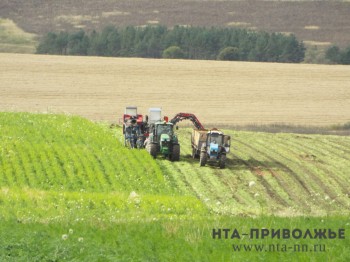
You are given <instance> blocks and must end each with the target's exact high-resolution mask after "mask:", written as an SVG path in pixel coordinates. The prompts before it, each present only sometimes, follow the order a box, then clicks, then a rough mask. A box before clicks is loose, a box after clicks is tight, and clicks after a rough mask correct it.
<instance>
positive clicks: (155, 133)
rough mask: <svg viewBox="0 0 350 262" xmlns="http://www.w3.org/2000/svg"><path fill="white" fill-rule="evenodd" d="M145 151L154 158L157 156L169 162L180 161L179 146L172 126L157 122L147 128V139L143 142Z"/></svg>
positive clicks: (164, 122)
mask: <svg viewBox="0 0 350 262" xmlns="http://www.w3.org/2000/svg"><path fill="white" fill-rule="evenodd" d="M145 147H146V150H147V151H148V152H149V153H150V155H151V156H153V157H154V158H156V157H157V155H158V154H162V155H163V156H164V157H167V158H169V160H171V161H179V160H180V145H179V141H178V139H177V136H176V135H175V134H174V124H173V123H170V122H167V121H158V122H155V123H154V124H152V125H151V126H150V128H149V137H148V138H147V140H146V141H145Z"/></svg>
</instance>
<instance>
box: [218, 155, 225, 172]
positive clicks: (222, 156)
mask: <svg viewBox="0 0 350 262" xmlns="http://www.w3.org/2000/svg"><path fill="white" fill-rule="evenodd" d="M225 162H226V155H223V154H222V155H221V156H220V159H219V167H220V168H221V169H223V168H225Z"/></svg>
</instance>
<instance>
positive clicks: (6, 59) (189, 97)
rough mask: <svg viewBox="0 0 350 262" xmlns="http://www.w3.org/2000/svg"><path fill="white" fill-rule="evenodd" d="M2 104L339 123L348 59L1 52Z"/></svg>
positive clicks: (109, 113) (349, 75)
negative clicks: (332, 62)
mask: <svg viewBox="0 0 350 262" xmlns="http://www.w3.org/2000/svg"><path fill="white" fill-rule="evenodd" d="M0 60H1V64H0V78H1V83H0V95H1V97H2V101H1V103H0V110H1V111H29V112H51V113H71V114H76V115H81V116H84V117H87V118H89V119H92V120H107V121H109V122H118V120H119V118H120V117H121V115H122V112H123V111H124V108H125V106H128V105H137V106H138V107H139V110H140V112H141V113H142V114H147V111H148V108H149V107H162V108H163V112H164V114H166V115H169V117H172V116H174V115H175V114H176V113H178V112H181V111H187V112H191V113H194V114H196V115H197V117H198V118H199V119H200V120H201V121H202V122H204V124H207V125H211V126H214V125H217V124H219V125H227V126H230V125H246V124H258V125H259V124H271V123H284V124H294V125H313V126H315V125H332V124H344V123H346V122H348V121H349V120H350V103H349V101H350V93H349V91H348V89H349V85H350V68H349V67H348V66H326V65H305V64H304V65H293V64H273V63H242V62H218V61H185V60H163V59H162V60H152V59H128V58H123V59H122V58H97V57H59V56H39V55H14V54H0Z"/></svg>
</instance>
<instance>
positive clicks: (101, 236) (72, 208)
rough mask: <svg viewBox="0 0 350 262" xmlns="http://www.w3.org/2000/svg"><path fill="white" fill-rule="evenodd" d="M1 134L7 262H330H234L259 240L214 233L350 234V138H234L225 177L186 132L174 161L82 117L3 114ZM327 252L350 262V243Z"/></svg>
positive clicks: (0, 245)
mask: <svg viewBox="0 0 350 262" xmlns="http://www.w3.org/2000/svg"><path fill="white" fill-rule="evenodd" d="M0 125H1V130H2V136H1V137H0V139H1V151H0V182H1V187H0V206H1V209H0V219H1V223H0V229H1V230H0V232H1V233H0V259H1V260H4V261H8V260H16V261H38V260H40V261H43V260H54V261H55V260H71V259H79V260H84V261H97V260H103V261H115V260H118V261H141V260H152V261H169V259H170V260H172V259H175V260H178V261H219V260H220V259H221V260H223V261H236V260H237V259H238V260H242V259H247V258H248V257H249V259H253V260H254V259H261V255H262V254H263V255H264V256H263V258H265V259H267V260H269V261H277V260H276V259H277V258H276V256H277V257H278V260H281V259H283V261H296V260H299V261H300V260H305V259H314V260H320V259H321V260H320V261H323V260H322V258H323V256H324V253H323V252H321V253H318V252H313V253H310V252H308V253H303V252H282V253H275V252H263V253H261V252H249V253H247V252H237V253H236V252H234V253H233V251H232V250H231V249H232V247H231V244H237V243H238V244H252V240H250V239H242V240H236V241H235V240H221V241H218V240H213V239H212V237H211V232H212V229H213V228H224V227H235V228H238V229H239V230H246V232H247V231H248V230H250V229H251V228H265V227H267V228H288V229H293V228H300V229H302V230H306V229H308V228H311V229H312V228H320V223H322V228H323V227H326V228H331V229H334V230H335V229H337V228H346V230H347V229H348V228H349V222H350V221H349V217H348V215H349V213H348V212H349V207H350V201H349V191H348V189H349V188H350V184H349V180H348V179H347V174H348V173H347V172H348V167H349V166H348V162H349V154H348V153H349V152H348V148H349V145H350V140H349V137H337V136H319V135H315V136H311V135H308V136H306V135H291V134H279V135H273V134H265V133H251V132H235V131H227V133H228V134H230V135H231V136H232V139H233V141H232V142H233V145H232V152H231V153H230V154H229V158H228V165H227V168H226V169H224V170H220V169H218V168H217V167H216V166H214V165H209V166H207V167H204V168H199V166H198V163H197V161H195V160H193V159H191V158H190V156H189V153H190V147H189V131H190V130H189V129H182V130H180V131H179V139H180V143H181V145H182V153H181V159H180V160H181V161H180V162H177V163H172V162H169V161H168V160H164V159H162V158H161V157H159V158H157V159H156V160H154V159H152V158H151V157H150V156H149V155H148V154H147V153H146V152H145V151H144V150H141V151H139V150H127V149H125V148H124V147H122V145H121V143H120V142H119V139H120V138H121V130H120V128H117V129H112V130H111V129H109V128H108V127H107V126H106V125H103V124H96V123H92V122H90V121H88V120H86V119H83V118H80V117H75V116H64V115H51V114H46V115H39V114H28V113H0ZM280 216H281V217H280ZM294 216H296V217H294ZM305 216H307V217H305ZM314 216H316V217H314ZM257 217H258V218H259V219H257ZM346 232H347V231H346ZM4 236H6V237H4ZM274 241H276V239H274V240H271V239H265V240H264V239H263V240H261V239H254V240H253V244H262V245H263V244H266V245H267V244H272V243H274ZM291 242H292V243H291ZM38 243H41V244H40V245H38ZM282 243H283V244H285V245H294V244H295V243H294V242H293V241H291V240H289V241H288V240H283V242H282ZM298 243H299V244H303V245H315V244H319V240H318V239H301V240H299V241H298ZM326 243H327V254H328V255H329V256H332V257H335V255H336V257H337V259H334V260H333V261H346V260H347V259H348V258H349V252H348V251H349V239H348V238H346V239H345V240H341V241H339V240H338V239H336V240H334V239H333V240H332V241H331V242H326ZM265 251H267V250H265Z"/></svg>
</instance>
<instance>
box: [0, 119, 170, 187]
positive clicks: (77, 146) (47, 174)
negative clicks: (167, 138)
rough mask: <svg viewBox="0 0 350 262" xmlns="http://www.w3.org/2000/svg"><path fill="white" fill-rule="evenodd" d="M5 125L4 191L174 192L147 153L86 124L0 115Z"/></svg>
mask: <svg viewBox="0 0 350 262" xmlns="http://www.w3.org/2000/svg"><path fill="white" fill-rule="evenodd" d="M0 123H1V132H2V135H1V138H0V139H1V151H0V159H1V162H0V181H1V185H2V186H3V187H20V188H22V187H30V188H34V189H40V190H55V191H60V190H64V191H80V190H84V191H88V192H111V191H117V192H119V191H122V192H125V191H126V192H131V191H136V192H138V193H140V192H145V191H147V193H169V192H172V189H171V188H169V187H168V186H167V184H166V181H165V180H164V178H163V176H162V172H161V170H160V169H159V167H158V166H157V165H156V163H155V162H154V161H153V160H152V158H151V157H150V156H149V155H148V154H147V152H145V151H130V150H127V149H126V148H124V146H123V145H122V144H121V143H120V142H119V140H118V139H117V138H116V136H115V134H113V133H112V132H111V131H110V130H108V129H107V128H105V127H102V126H99V125H96V124H94V123H92V122H90V121H88V120H86V119H83V118H80V117H67V116H62V115H32V114H26V113H21V114H13V113H0ZM111 145H113V146H112V147H111Z"/></svg>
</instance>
